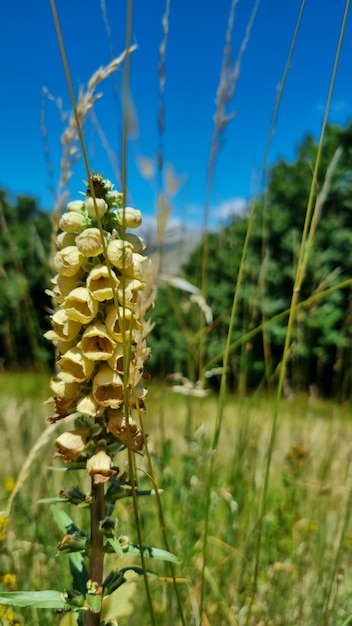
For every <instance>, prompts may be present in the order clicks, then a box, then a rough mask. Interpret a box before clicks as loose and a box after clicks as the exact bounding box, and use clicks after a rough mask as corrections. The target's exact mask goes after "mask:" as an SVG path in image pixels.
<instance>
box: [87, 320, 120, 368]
mask: <svg viewBox="0 0 352 626" xmlns="http://www.w3.org/2000/svg"><path fill="white" fill-rule="evenodd" d="M80 347H81V350H82V352H83V354H84V356H85V357H87V358H88V359H91V360H92V361H107V359H110V358H111V356H112V355H113V353H114V349H115V342H114V341H113V340H112V339H111V337H109V335H108V332H107V330H106V327H105V324H103V322H99V321H98V322H94V324H91V325H90V326H88V327H87V328H86V330H85V331H84V333H83V336H82V341H81V344H80Z"/></svg>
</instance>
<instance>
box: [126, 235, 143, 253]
mask: <svg viewBox="0 0 352 626" xmlns="http://www.w3.org/2000/svg"><path fill="white" fill-rule="evenodd" d="M124 240H125V241H128V242H129V243H131V244H132V246H133V252H138V254H142V252H143V250H145V249H146V245H145V243H144V241H143V239H142V237H139V236H138V235H135V234H134V233H125V234H124Z"/></svg>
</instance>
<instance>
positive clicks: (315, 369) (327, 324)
mask: <svg viewBox="0 0 352 626" xmlns="http://www.w3.org/2000/svg"><path fill="white" fill-rule="evenodd" d="M316 154H317V143H316V140H315V139H314V137H312V136H311V135H307V136H306V137H305V138H304V139H303V141H302V142H301V143H300V145H299V147H298V150H297V156H296V158H295V160H294V161H293V162H291V163H290V162H288V161H286V160H284V159H280V160H279V161H278V162H277V163H275V165H274V166H272V168H271V169H270V171H269V172H268V177H267V178H268V182H267V185H266V189H265V192H264V193H263V194H262V195H261V197H260V198H259V199H258V200H257V203H256V207H255V213H254V215H255V217H254V222H253V224H252V235H251V238H250V243H249V249H248V254H247V256H246V259H245V266H244V280H243V283H242V287H241V291H240V298H239V308H238V311H237V315H236V320H235V325H234V329H233V336H232V337H231V342H232V344H233V345H234V346H236V347H235V348H234V349H233V350H232V351H231V354H230V359H229V371H228V372H227V376H228V383H229V386H230V388H232V389H239V388H240V389H242V390H249V389H252V388H256V387H258V385H263V386H265V387H270V386H271V385H275V382H276V380H277V373H278V368H279V367H280V363H281V359H282V351H283V345H284V338H285V333H286V326H287V315H285V314H283V313H284V312H285V311H287V310H288V309H289V307H290V302H291V297H292V288H293V282H294V277H295V272H296V268H297V262H298V258H299V252H300V242H301V237H302V230H303V227H304V222H305V217H306V210H307V202H308V197H309V193H310V186H311V181H312V171H313V168H314V162H315V158H316ZM337 157H338V158H337ZM334 159H335V162H334V169H333V172H332V173H331V180H329V184H328V186H327V189H326V197H325V198H324V202H323V203H322V207H321V210H320V213H319V215H318V221H317V225H316V235H315V237H314V240H313V243H312V246H311V250H310V251H309V260H308V264H307V267H306V272H305V278H304V282H303V284H302V288H301V291H300V294H299V301H300V303H303V304H302V306H299V308H298V310H297V315H296V318H295V324H294V329H293V340H292V345H291V347H290V353H289V363H288V370H287V380H286V382H287V386H288V387H292V388H294V389H302V390H308V389H309V388H310V387H311V386H314V387H317V388H318V390H319V391H320V392H323V393H325V394H329V395H330V394H334V395H338V396H339V397H341V398H342V399H344V398H346V397H349V396H350V389H351V383H352V351H351V349H352V295H351V293H352V292H351V287H350V286H349V285H348V284H347V286H346V284H344V285H343V287H340V285H341V284H343V283H345V281H348V280H349V279H351V278H352V124H351V125H349V126H347V127H346V128H341V127H338V126H330V127H328V129H327V133H326V137H325V141H324V146H323V152H322V159H321V163H320V168H319V172H318V177H317V189H316V194H318V193H319V192H321V191H322V189H323V187H324V181H326V174H327V171H329V166H331V163H332V162H333V161H334ZM0 209H1V210H0V222H1V232H0V281H1V288H0V351H1V366H2V367H3V368H5V369H22V368H26V367H33V365H35V366H38V367H39V366H41V365H43V364H44V365H45V364H50V363H53V359H54V355H53V354H52V352H51V348H50V345H48V342H46V340H45V339H44V338H43V333H44V332H45V331H46V330H47V329H48V328H49V314H50V309H51V301H50V298H49V296H47V295H46V293H45V287H50V276H51V270H50V259H49V254H50V250H49V248H50V239H51V216H50V214H48V213H47V212H45V211H42V210H40V209H39V208H38V206H37V203H36V201H35V200H34V199H33V198H29V197H22V196H20V197H15V198H13V197H9V195H8V194H7V193H6V192H5V191H4V190H0ZM248 220H249V214H248V213H244V214H243V215H241V216H236V217H234V218H233V219H232V220H231V222H230V223H228V224H227V225H226V226H224V227H223V228H221V229H219V230H218V231H217V232H211V233H207V234H206V235H205V236H204V237H203V240H202V241H201V243H200V244H199V246H198V247H197V248H196V249H195V250H194V252H193V253H192V254H191V255H190V257H189V259H188V260H187V262H186V263H185V265H184V268H183V274H184V278H186V279H187V281H189V282H190V283H191V284H192V285H194V286H196V287H199V288H201V287H202V286H203V287H204V285H205V293H203V296H204V298H203V299H202V298H199V297H198V298H197V297H195V296H191V295H190V293H189V292H188V291H186V290H184V291H182V290H180V289H176V288H174V287H170V286H166V287H160V288H159V290H158V296H157V300H156V306H155V308H154V309H153V311H151V313H150V315H151V318H152V320H153V322H154V323H155V327H154V330H153V332H152V334H151V337H150V343H151V346H152V359H151V361H150V364H149V369H150V371H151V372H152V373H153V374H154V375H160V376H164V375H166V374H169V373H172V372H181V373H182V374H183V375H185V376H187V377H188V378H190V379H191V380H193V381H196V380H197V379H198V378H202V377H204V376H205V375H206V372H208V371H209V370H211V371H217V370H216V369H215V370H214V368H216V367H217V366H221V362H222V359H221V355H222V353H223V350H224V346H225V342H226V337H227V332H228V327H229V320H230V314H231V307H232V302H233V294H234V289H235V285H236V280H237V276H238V272H239V266H240V262H241V256H242V249H243V243H244V239H245V234H246V231H247V228H248ZM204 255H206V256H205V257H204ZM205 258H206V281H205V283H206V284H205V283H204V270H203V268H202V263H203V262H204V259H205ZM202 275H203V278H202ZM320 294H322V297H320ZM312 296H313V298H312ZM309 299H310V300H309ZM306 301H307V302H308V303H307V304H305V302H306ZM207 307H208V308H207ZM207 311H208V312H209V311H211V314H212V319H211V320H209V319H206V316H207ZM211 380H212V381H213V382H214V381H215V384H216V380H217V378H216V376H214V377H213V378H212V379H211Z"/></svg>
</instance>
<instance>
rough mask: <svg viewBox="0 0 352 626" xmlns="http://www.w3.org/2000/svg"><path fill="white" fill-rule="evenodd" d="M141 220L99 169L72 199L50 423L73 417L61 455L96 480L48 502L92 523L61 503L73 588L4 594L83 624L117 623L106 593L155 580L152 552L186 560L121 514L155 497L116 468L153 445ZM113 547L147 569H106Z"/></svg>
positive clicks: (61, 240) (61, 263)
mask: <svg viewBox="0 0 352 626" xmlns="http://www.w3.org/2000/svg"><path fill="white" fill-rule="evenodd" d="M141 222H142V216H141V213H140V211H138V210H136V209H133V208H130V207H125V208H123V195H122V194H121V193H119V192H117V191H114V189H113V185H112V184H111V182H110V181H108V180H105V179H104V178H103V177H102V176H99V175H97V174H92V176H91V178H90V181H89V185H88V187H87V191H86V197H85V200H76V201H74V202H70V203H69V204H68V205H67V211H66V213H64V214H63V215H62V217H61V219H60V222H59V227H60V231H61V232H60V233H59V234H58V236H57V252H56V254H55V257H54V260H53V263H54V268H55V271H56V276H55V277H54V279H53V281H52V282H53V289H52V291H51V292H50V293H51V295H52V297H53V300H54V302H55V303H56V310H55V312H54V314H53V315H52V318H51V321H52V329H51V330H49V331H48V332H47V333H46V338H47V339H49V340H50V341H52V342H53V343H54V345H55V347H56V350H57V373H56V374H55V376H54V377H53V379H52V380H51V390H52V392H53V396H52V398H50V400H49V401H48V403H49V406H51V407H52V415H51V417H50V418H49V422H50V423H56V422H57V421H59V420H64V422H63V423H65V420H66V422H67V421H69V422H72V419H74V421H75V424H74V428H73V429H72V430H65V431H64V432H62V433H61V434H60V435H59V436H58V437H57V438H56V440H55V445H56V448H57V452H56V456H57V457H59V458H60V459H62V461H63V462H64V463H65V464H66V467H67V468H68V469H70V470H77V471H79V470H80V471H81V470H84V472H86V473H88V475H89V476H90V481H91V486H90V490H89V492H88V493H86V492H84V491H83V490H82V489H81V488H80V486H79V485H78V486H76V487H74V488H71V489H68V490H67V491H64V490H63V491H61V492H60V494H59V495H58V497H54V498H49V499H46V500H45V501H46V502H49V503H51V504H53V505H54V504H55V505H56V504H58V503H69V504H71V505H74V506H79V507H87V508H88V509H89V510H90V529H89V531H88V532H87V531H86V530H84V529H81V528H79V527H77V526H76V525H75V523H74V522H73V520H72V519H71V517H70V516H69V515H68V514H67V513H66V512H65V511H64V510H63V509H62V508H61V507H57V506H52V510H53V513H54V517H55V520H56V522H57V523H58V525H59V527H60V528H61V529H62V531H63V532H64V536H63V538H62V540H61V541H60V542H59V544H58V545H57V548H58V550H59V552H63V553H68V554H69V555H70V567H71V571H72V572H73V581H74V585H73V587H72V588H71V589H69V590H66V591H65V592H60V591H57V590H51V591H45V592H31V593H21V592H17V594H16V597H15V595H14V594H12V595H11V594H10V593H8V594H1V596H0V603H3V604H13V605H15V604H17V605H22V606H25V605H35V606H37V607H46V608H55V609H60V610H67V611H75V612H76V622H77V624H79V625H87V626H98V625H99V624H116V623H117V622H116V621H114V620H112V621H111V620H110V621H107V622H105V621H104V598H106V597H107V596H108V595H109V594H111V593H112V592H113V591H115V590H116V589H117V588H118V587H120V586H121V585H122V584H123V583H124V582H126V572H127V571H128V570H133V572H134V573H136V574H144V576H146V570H145V563H144V556H145V555H148V556H149V557H150V556H152V557H155V558H161V559H164V560H168V561H173V562H176V561H177V559H175V557H174V556H173V555H172V554H170V553H169V552H167V551H165V550H160V549H154V548H150V547H148V548H146V547H145V546H143V547H142V546H141V545H136V544H132V543H130V541H129V539H128V538H127V537H126V535H125V534H124V535H120V536H119V535H117V534H116V530H117V518H116V516H115V515H113V513H114V509H115V505H116V501H117V500H118V499H120V498H122V497H128V496H132V497H133V498H134V502H136V498H137V496H139V495H150V494H152V490H150V491H139V490H138V488H137V484H136V480H135V475H134V472H133V471H132V468H131V467H130V475H129V476H128V475H127V474H126V473H123V474H121V473H120V472H119V469H118V467H117V466H116V465H115V456H116V454H117V453H118V452H120V451H122V450H125V449H126V448H127V450H128V458H129V461H130V465H131V459H133V454H134V453H141V452H142V450H143V447H144V445H145V443H146V442H145V436H144V434H143V432H142V430H141V428H140V427H139V425H138V423H137V421H136V420H135V419H134V417H135V414H136V415H138V414H141V412H145V410H146V409H145V402H144V400H145V397H146V394H147V391H146V390H145V388H144V386H143V381H144V380H145V379H147V378H148V375H147V374H146V372H145V370H144V365H145V363H146V361H147V360H148V359H149V356H150V349H149V348H148V346H147V335H148V333H149V332H150V330H151V325H150V322H148V321H147V320H146V319H145V314H146V312H147V311H148V310H149V309H150V308H151V307H152V306H153V294H154V291H153V287H152V286H151V284H150V282H148V281H147V279H146V277H147V275H148V272H149V260H148V259H147V258H146V257H145V256H143V254H142V253H143V250H144V245H143V241H142V239H140V238H139V237H138V236H137V235H135V234H133V233H130V232H129V229H134V228H137V227H138V226H140V224H141ZM68 418H71V419H68ZM140 543H141V542H140ZM108 552H110V553H111V552H116V553H117V554H118V555H119V556H120V557H123V555H124V554H125V553H132V554H137V555H139V556H140V557H141V559H142V567H137V566H136V567H135V566H130V567H124V568H123V569H120V570H112V571H110V572H108V573H106V572H105V571H104V556H105V555H106V553H108ZM147 574H148V573H147ZM117 612H118V611H117Z"/></svg>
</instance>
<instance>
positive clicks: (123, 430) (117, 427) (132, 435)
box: [107, 410, 144, 450]
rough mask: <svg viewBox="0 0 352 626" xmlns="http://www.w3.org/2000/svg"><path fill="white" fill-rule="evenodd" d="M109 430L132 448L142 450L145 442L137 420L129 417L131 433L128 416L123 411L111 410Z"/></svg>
mask: <svg viewBox="0 0 352 626" xmlns="http://www.w3.org/2000/svg"><path fill="white" fill-rule="evenodd" d="M107 430H108V432H110V433H112V434H113V435H114V437H116V438H117V439H118V440H119V441H121V442H122V443H125V444H126V445H128V443H130V446H131V448H132V450H142V448H143V445H144V442H143V435H142V432H141V430H140V428H139V427H138V425H137V424H136V422H135V421H134V420H133V419H132V418H131V417H130V418H129V434H128V430H127V424H126V416H125V414H124V413H123V412H122V411H119V410H109V411H108V422H107Z"/></svg>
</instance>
